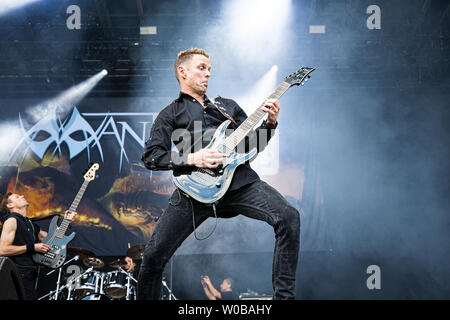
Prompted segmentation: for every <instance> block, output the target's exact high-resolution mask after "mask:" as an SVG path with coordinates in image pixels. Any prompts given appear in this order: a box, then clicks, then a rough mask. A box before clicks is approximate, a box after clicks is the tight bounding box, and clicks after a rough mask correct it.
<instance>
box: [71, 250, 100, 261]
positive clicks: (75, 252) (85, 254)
mask: <svg viewBox="0 0 450 320" xmlns="http://www.w3.org/2000/svg"><path fill="white" fill-rule="evenodd" d="M67 255H68V256H69V257H75V256H80V258H81V259H85V258H88V257H95V253H93V252H91V251H89V250H87V249H84V248H67Z"/></svg>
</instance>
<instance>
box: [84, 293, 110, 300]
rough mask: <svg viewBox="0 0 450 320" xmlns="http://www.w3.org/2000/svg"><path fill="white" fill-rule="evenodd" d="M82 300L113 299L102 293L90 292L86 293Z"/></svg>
mask: <svg viewBox="0 0 450 320" xmlns="http://www.w3.org/2000/svg"><path fill="white" fill-rule="evenodd" d="M81 300H111V299H110V298H109V297H108V296H106V295H104V294H100V293H89V294H87V295H85V296H84V297H83V298H81Z"/></svg>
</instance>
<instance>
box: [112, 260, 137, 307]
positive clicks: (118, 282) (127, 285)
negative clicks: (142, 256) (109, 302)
mask: <svg viewBox="0 0 450 320" xmlns="http://www.w3.org/2000/svg"><path fill="white" fill-rule="evenodd" d="M131 281H134V282H135V283H136V284H137V280H136V279H134V278H133V276H132V275H131V272H129V271H125V270H124V269H122V267H120V266H117V270H116V271H111V272H108V273H107V274H106V280H105V293H106V295H107V296H109V297H110V298H113V299H114V298H116V299H120V298H124V297H125V299H126V300H130V299H131V293H132V286H131ZM124 290H125V291H124Z"/></svg>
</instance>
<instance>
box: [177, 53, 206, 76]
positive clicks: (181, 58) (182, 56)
mask: <svg viewBox="0 0 450 320" xmlns="http://www.w3.org/2000/svg"><path fill="white" fill-rule="evenodd" d="M195 54H201V55H203V56H205V57H206V58H208V59H209V54H208V52H206V51H205V50H203V49H199V48H191V49H188V50H184V51H180V52H178V55H177V60H176V61H175V65H174V71H175V77H176V78H177V80H178V82H180V79H179V78H178V67H179V66H181V65H182V64H183V63H186V62H187V61H189V60H190V59H191V58H192V56H193V55H195Z"/></svg>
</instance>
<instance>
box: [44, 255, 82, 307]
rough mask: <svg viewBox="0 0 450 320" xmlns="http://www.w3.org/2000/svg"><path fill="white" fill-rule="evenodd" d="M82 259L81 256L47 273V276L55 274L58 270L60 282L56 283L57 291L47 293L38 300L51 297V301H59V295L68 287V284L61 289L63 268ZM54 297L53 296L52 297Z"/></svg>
mask: <svg viewBox="0 0 450 320" xmlns="http://www.w3.org/2000/svg"><path fill="white" fill-rule="evenodd" d="M79 258H80V257H79V256H75V257H73V258H72V259H70V260H68V261H66V262H65V263H64V264H63V265H62V266H60V267H59V268H58V269H53V270H52V271H50V272H49V273H47V276H48V275H50V274H52V273H53V272H55V271H56V270H58V281H57V282H56V290H55V291H50V292H49V293H47V294H46V295H44V296H42V297H40V298H39V299H38V300H42V299H44V298H45V297H48V296H50V298H49V300H58V295H59V293H60V292H61V291H62V290H64V289H65V288H66V287H67V284H66V285H64V286H62V287H60V285H61V272H62V268H63V267H64V266H65V265H66V264H68V263H69V262H71V261H72V260H75V261H77V260H78V259H79ZM52 295H53V296H52Z"/></svg>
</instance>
